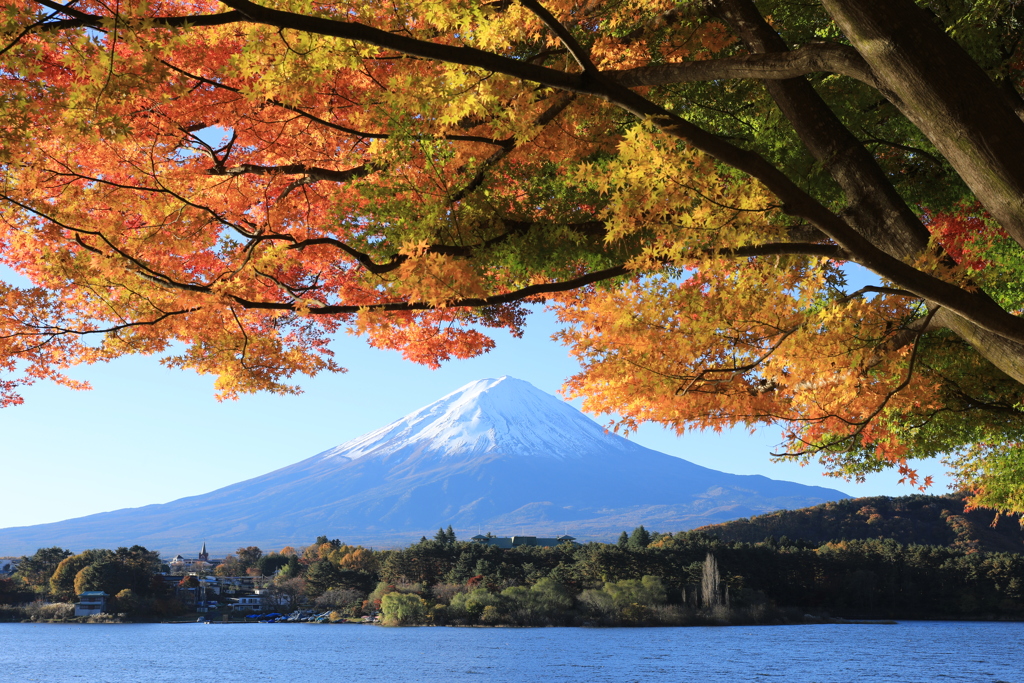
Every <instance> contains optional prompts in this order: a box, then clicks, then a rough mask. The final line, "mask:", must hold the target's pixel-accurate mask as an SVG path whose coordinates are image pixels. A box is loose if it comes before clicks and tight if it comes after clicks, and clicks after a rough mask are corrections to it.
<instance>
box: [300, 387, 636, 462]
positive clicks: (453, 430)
mask: <svg viewBox="0 0 1024 683" xmlns="http://www.w3.org/2000/svg"><path fill="white" fill-rule="evenodd" d="M626 444H629V442H628V441H625V440H624V439H622V438H621V437H617V436H614V435H611V434H608V433H606V432H605V430H604V429H603V428H602V427H600V426H599V425H598V424H596V423H595V422H594V421H593V420H591V419H590V418H588V417H586V416H585V415H584V414H583V413H581V412H580V411H578V410H576V409H575V408H573V407H572V406H571V405H569V404H568V403H565V402H564V401H559V400H558V399H556V398H555V397H553V396H551V395H549V394H546V393H544V392H542V391H540V390H539V389H537V388H536V387H534V386H533V385H532V384H530V383H529V382H524V381H523V380H521V379H515V378H514V377H508V376H506V377H501V378H499V379H481V380H477V381H476V382H471V383H469V384H467V385H466V386H464V387H462V388H461V389H456V390H455V391H453V392H452V393H450V394H448V395H447V396H444V397H442V398H440V399H438V400H437V401H435V402H433V403H431V404H430V405H428V406H426V407H424V408H420V409H419V410H417V411H415V412H413V413H410V414H409V415H406V416H405V417H403V418H402V419H400V420H397V421H395V422H392V423H391V424H389V425H387V426H386V427H381V428H380V429H378V430H376V431H373V432H370V433H369V434H365V435H363V436H360V437H358V438H356V439H352V440H351V441H347V442H345V443H343V444H341V445H340V446H335V447H334V448H332V449H330V450H327V451H324V452H323V453H320V454H319V455H318V456H315V457H319V458H322V459H325V460H326V459H330V458H338V457H346V458H350V459H352V460H355V459H357V458H363V457H367V456H388V455H392V454H395V453H399V452H409V451H427V452H430V453H433V454H435V455H439V456H444V457H453V456H457V457H461V458H465V457H467V456H476V455H482V454H485V453H505V454H513V455H519V456H538V457H547V458H556V459H559V460H563V459H576V460H578V459H581V458H584V457H586V455H587V454H588V453H594V452H603V451H609V450H611V451H622V450H623V449H624V448H626V449H627V450H628V446H626Z"/></svg>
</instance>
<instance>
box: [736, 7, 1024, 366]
mask: <svg viewBox="0 0 1024 683" xmlns="http://www.w3.org/2000/svg"><path fill="white" fill-rule="evenodd" d="M823 2H825V4H826V6H827V7H829V9H830V10H831V6H832V5H834V4H852V5H858V6H860V5H863V4H870V5H871V7H870V8H863V7H861V9H862V10H863V12H864V13H865V14H866V15H872V13H873V12H876V10H877V11H878V12H879V13H880V12H881V10H880V9H879V6H880V5H885V7H886V8H889V7H890V5H904V4H908V3H907V0H894V1H893V2H892V3H889V2H888V0H887V2H886V3H874V2H872V3H867V2H865V0H823ZM909 5H910V10H913V11H914V12H920V14H921V15H923V16H924V17H925V19H924V20H925V21H926V22H927V23H928V28H929V29H930V30H931V31H932V32H934V33H938V34H939V36H941V38H942V39H943V41H945V42H946V43H949V44H952V45H953V46H954V47H955V48H956V50H958V51H959V55H960V57H961V58H962V60H963V61H966V62H967V63H968V64H969V65H970V66H973V68H974V70H975V71H976V72H977V73H978V74H980V75H981V77H982V79H983V80H984V84H987V85H988V86H990V88H991V91H992V92H990V93H988V96H989V97H990V98H992V99H993V100H995V101H997V103H998V104H1002V103H1004V102H1006V101H1007V100H1006V99H1005V98H1004V97H1003V95H1002V94H1001V93H1000V92H998V91H997V90H996V88H995V85H993V84H992V82H991V81H990V80H989V79H988V77H987V76H986V75H985V73H984V72H982V71H981V69H980V67H978V66H977V64H975V62H974V61H973V60H972V59H971V58H970V56H969V55H967V54H966V53H964V52H963V50H961V49H960V47H959V46H957V45H956V44H955V43H953V41H952V40H951V39H949V38H948V37H946V35H945V33H943V32H942V31H941V30H939V29H937V28H935V27H934V26H933V25H932V24H931V19H930V18H929V17H928V16H927V14H925V13H924V12H923V11H920V10H918V9H917V8H916V6H914V5H913V3H909ZM716 8H717V10H718V12H719V14H720V15H721V16H722V18H723V19H725V20H726V21H727V22H728V23H729V25H730V26H731V27H732V28H733V30H734V31H735V32H736V34H737V35H738V36H739V37H740V38H741V39H742V40H743V41H744V42H745V43H747V45H748V46H749V47H750V49H751V50H752V51H753V52H755V53H765V52H784V51H786V50H788V47H787V46H786V44H785V42H784V41H783V40H782V38H781V37H780V36H779V35H778V33H776V32H775V30H774V29H773V28H771V26H769V25H768V23H767V22H766V21H765V20H764V18H763V16H762V15H761V13H760V11H759V10H758V9H757V7H756V6H755V5H754V4H753V2H751V0H718V2H717V3H716ZM904 9H906V8H904ZM887 11H888V9H887ZM906 13H907V14H909V13H910V12H906ZM872 16H873V15H872ZM837 21H838V20H837ZM877 21H880V20H873V22H872V23H877ZM843 28H844V30H845V26H843ZM847 35H848V36H849V37H850V39H851V41H853V37H852V36H850V35H849V32H848V33H847ZM854 45H855V47H857V48H858V49H861V46H860V45H858V44H857V43H856V42H854ZM864 56H865V58H866V59H868V63H869V64H871V65H872V66H874V63H873V62H872V61H871V59H870V58H868V56H867V55H866V54H865V55H864ZM920 68H922V69H924V71H923V72H921V73H920V74H918V75H919V76H923V75H930V74H932V73H935V74H936V75H937V76H938V78H934V79H932V80H937V81H940V82H946V81H945V75H944V74H943V73H942V72H941V71H939V72H932V71H930V70H929V69H928V68H927V67H926V66H921V67H920ZM882 80H883V81H884V79H882ZM918 80H922V79H921V78H918ZM977 80H979V79H978V78H976V77H975V78H974V81H977ZM946 83H947V88H946V89H947V90H953V89H954V88H952V87H950V86H949V84H948V82H946ZM764 85H765V87H766V88H767V89H768V92H769V94H771V95H772V98H773V99H774V100H775V101H776V103H777V104H778V106H779V108H780V109H781V111H782V112H783V114H784V115H785V116H786V118H787V119H788V120H789V121H790V123H791V124H792V125H793V127H794V129H795V130H796V132H797V134H798V135H799V137H800V139H801V141H802V142H803V143H804V144H805V145H806V146H807V148H808V150H809V151H810V152H811V154H812V155H813V156H814V157H815V159H817V160H818V162H819V163H821V164H822V166H823V167H824V168H825V169H826V170H828V172H829V174H830V175H831V176H832V177H833V178H834V179H835V180H836V182H837V183H838V184H839V186H840V187H841V188H842V190H843V193H844V194H845V196H846V198H847V201H848V208H847V210H846V212H845V213H844V218H845V220H846V221H847V222H848V223H849V224H850V226H851V227H853V229H854V230H856V231H857V232H858V233H859V234H861V235H863V236H864V237H867V238H868V239H870V240H871V242H872V243H873V244H875V245H876V246H877V247H879V248H881V249H882V250H883V251H885V252H886V253H888V254H890V255H892V256H895V257H897V258H899V259H901V260H903V261H905V262H906V261H911V260H913V259H914V258H916V257H917V256H918V255H919V254H921V253H922V252H923V251H924V250H925V249H926V248H928V239H929V235H928V231H927V229H926V228H925V227H924V225H923V224H922V223H921V221H920V219H919V218H918V216H917V215H915V213H914V211H913V210H911V208H910V207H908V206H907V204H906V202H904V201H903V199H902V198H901V197H900V196H899V193H898V192H897V191H896V189H895V188H894V187H893V186H892V184H891V183H890V182H889V181H888V179H887V178H886V176H885V173H884V171H882V169H881V168H880V167H879V166H878V164H877V163H876V162H875V160H874V157H873V156H872V155H871V154H870V153H869V152H868V151H867V150H866V149H865V148H864V146H863V145H862V144H861V143H860V141H859V140H858V139H857V138H856V136H854V135H853V134H852V133H851V132H850V131H849V130H848V129H847V128H846V126H845V125H844V124H843V123H842V121H840V120H839V118H838V117H837V116H836V115H835V113H834V112H833V111H832V110H831V108H830V107H829V106H828V105H827V104H826V103H825V102H824V100H822V99H821V97H820V96H819V95H818V93H817V92H816V91H815V90H814V88H813V87H812V86H811V84H810V83H809V82H808V81H807V80H806V79H805V78H793V79H786V80H769V81H765V82H764ZM975 90H978V88H975ZM976 96H978V97H981V96H982V95H981V94H980V93H978V94H976ZM978 101H987V100H978ZM974 109H984V107H975V108H974ZM1007 109H1008V112H1009V116H1010V117H1011V118H1012V122H1011V123H1012V125H1013V127H1015V128H1019V129H1020V131H1021V143H1020V145H1018V146H1017V147H1016V148H1009V149H1005V150H1002V151H1004V152H1009V154H1008V156H1010V157H1012V159H1013V161H1014V162H1015V163H1016V164H1017V166H1019V167H1020V172H1019V173H1018V175H1017V178H1018V179H1024V124H1022V123H1021V121H1020V120H1019V119H1018V118H1017V116H1016V114H1015V113H1014V112H1013V109H1012V108H1011V107H1009V105H1007ZM908 116H909V114H908ZM914 122H915V123H918V122H917V121H916V120H915V121H914ZM978 125H981V124H980V123H979V124H978ZM986 125H988V124H986ZM992 125H994V124H992ZM922 130H923V129H922ZM984 130H985V129H984V128H981V129H980V131H978V132H979V133H983V132H984ZM924 132H925V133H926V134H927V133H928V131H926V130H925V131H924ZM929 137H931V136H930V135H929ZM954 165H955V164H954ZM1008 168H1009V167H1008ZM957 170H958V171H959V170H960V169H959V168H958V169H957ZM965 180H966V178H965ZM1021 192H1024V186H1022V188H1021ZM1022 197H1024V194H1020V193H1018V195H1016V197H1015V200H1016V201H1017V202H1020V201H1022V199H1021V198H1022ZM1022 218H1024V214H1022ZM1021 225H1022V226H1024V221H1022V223H1021ZM1022 236H1024V231H1022ZM932 324H933V325H936V326H941V327H946V328H948V329H950V330H952V331H953V332H954V333H955V334H957V335H958V336H960V337H961V338H962V339H964V340H965V341H966V342H967V343H969V344H970V345H971V346H973V347H974V348H975V349H976V350H977V351H978V353H980V354H981V355H982V356H983V357H984V358H985V359H986V360H988V361H989V362H990V363H992V364H993V365H995V366H996V367H997V368H999V369H1000V370H1001V371H1003V372H1004V373H1006V374H1007V375H1008V376H1010V377H1012V378H1013V379H1014V380H1016V381H1017V382H1019V383H1021V384H1024V344H1021V343H1019V342H1015V341H1012V340H1009V339H1006V338H1005V337H1002V336H1000V335H998V334H995V333H993V332H989V331H988V330H985V329H983V328H981V327H980V326H978V325H977V324H975V323H973V322H971V321H969V320H966V319H964V318H963V317H961V316H959V315H957V314H955V313H953V312H951V311H949V310H947V309H941V308H940V309H939V311H938V312H937V313H936V315H935V317H934V319H933V321H932Z"/></svg>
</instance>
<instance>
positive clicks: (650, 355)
mask: <svg viewBox="0 0 1024 683" xmlns="http://www.w3.org/2000/svg"><path fill="white" fill-rule="evenodd" d="M1022 33H1024V28H1022V25H1021V18H1020V13H1019V11H1018V8H1017V3H1015V2H985V3H977V2H974V1H973V0H942V1H938V0H934V1H933V0H927V1H924V2H915V1H914V0H887V2H885V3H877V2H872V1H870V0H820V1H816V2H809V3H796V2H791V1H790V0H761V1H760V2H758V3H756V4H755V3H754V2H753V0H710V1H708V2H684V3H678V4H677V3H673V2H669V1H668V0H638V1H636V2H629V3H621V2H617V1H615V0H593V1H587V2H581V1H580V0H549V1H547V2H544V3H541V2H538V0H518V1H516V2H491V1H489V0H458V1H455V2H449V3H443V4H438V3H432V2H426V3H423V2H404V1H398V2H394V3H387V4H385V3H379V2H372V1H370V0H352V1H351V2H348V3H345V4H340V5H339V4H332V3H328V2H319V1H313V0H262V1H261V2H253V1H252V0H222V2H213V1H212V0H161V1H160V2H150V1H149V0H121V1H120V2H117V3H114V4H110V3H106V2H102V1H101V0H80V1H78V2H75V3H61V2H55V1H54V0H9V1H8V2H7V4H6V6H5V11H4V12H3V14H2V16H0V45H2V46H3V48H2V51H0V170H2V172H3V178H4V180H3V182H2V183H0V265H3V266H4V267H5V269H9V270H10V272H12V273H13V276H12V277H10V278H6V277H5V280H4V281H3V282H0V371H4V372H5V373H6V374H5V379H3V380H0V405H3V404H14V403H17V402H18V401H20V397H19V396H18V395H17V389H18V387H19V386H20V385H23V384H26V383H31V382H33V381H37V380H40V379H50V380H54V381H58V382H63V383H65V384H68V385H70V386H74V387H79V388H81V387H82V385H81V384H80V383H78V382H75V381H74V380H73V379H71V378H70V377H69V376H68V375H67V373H66V372H65V371H66V368H68V367H69V366H71V365H74V364H76V363H93V362H102V361H108V360H111V359H113V358H117V357H119V356H122V355H125V354H130V353H141V354H159V355H161V357H162V362H163V363H165V364H166V365H168V366H170V367H173V368H188V369H192V370H195V371H197V372H200V373H209V374H213V375H216V376H217V380H216V391H217V393H218V395H219V396H220V397H228V398H230V397H235V396H237V395H239V394H243V393H247V392H253V391H259V390H271V391H278V392H293V391H297V390H298V389H297V387H296V386H295V384H294V383H293V381H292V378H293V377H295V376H296V375H301V374H306V375H314V374H316V373H318V372H324V371H341V370H342V367H341V365H340V364H339V363H338V362H336V361H335V359H334V357H333V355H332V352H331V349H330V348H329V340H330V338H331V337H332V336H333V335H335V334H338V333H342V332H351V333H355V334H359V335H363V336H364V337H365V338H366V339H367V340H368V341H369V343H370V344H372V345H374V346H376V347H379V348H384V349H396V350H400V351H401V352H402V353H403V354H404V356H405V357H407V358H408V359H410V360H412V361H416V362H420V363H425V364H427V365H431V366H436V365H437V364H438V363H440V362H442V361H445V360H448V359H452V358H465V357H468V356H472V355H476V354H479V353H482V352H485V351H487V350H488V349H489V348H491V347H492V346H493V341H492V340H491V339H490V337H489V336H488V335H487V331H488V329H489V328H495V327H504V328H507V329H509V330H511V331H512V332H513V333H514V334H518V333H519V332H520V331H521V329H522V326H523V324H524V321H525V317H526V313H527V312H528V310H529V308H528V306H529V304H537V303H540V302H546V303H547V304H548V305H549V306H551V307H553V308H554V309H555V311H556V312H557V314H558V316H559V317H560V318H561V320H563V321H564V323H565V324H566V329H565V330H564V331H563V332H562V333H561V334H560V339H561V340H562V341H564V342H565V343H566V344H568V345H569V347H570V349H571V352H572V353H573V354H574V355H575V356H576V357H577V358H578V359H579V360H580V362H581V364H582V369H581V372H580V373H579V374H578V375H576V376H574V377H572V378H570V380H569V381H568V382H567V385H566V391H567V393H568V394H569V395H571V396H583V397H584V398H585V407H586V408H587V409H588V410H590V411H592V412H595V413H617V414H618V415H620V416H621V420H620V421H619V422H618V424H617V426H618V427H619V428H621V429H625V430H627V431H628V430H632V429H635V428H636V427H637V425H639V424H640V423H642V422H645V421H653V422H657V423H661V424H663V425H666V426H668V427H671V428H673V429H677V430H680V431H683V430H686V429H693V428H711V429H722V428H725V427H728V426H733V425H737V424H742V425H747V426H750V427H757V426H765V425H768V426H778V427H780V428H781V434H782V444H781V447H780V449H779V450H778V455H779V457H783V458H792V459H796V460H801V461H806V460H809V459H818V460H820V461H821V462H823V463H824V464H825V465H826V466H827V467H828V468H829V469H830V470H831V471H832V472H833V473H834V474H836V475H837V476H846V477H862V476H864V475H865V474H867V473H870V472H874V471H877V470H881V469H884V468H895V469H896V470H897V471H899V472H900V473H901V475H902V476H903V477H906V478H908V479H909V480H911V481H914V482H917V475H916V472H915V471H914V468H913V460H914V459H915V458H929V457H945V458H948V459H949V461H950V464H951V465H952V466H953V468H954V471H955V473H956V475H957V476H958V477H959V478H960V480H961V481H962V482H963V483H964V485H965V487H966V491H967V493H968V494H969V495H970V496H971V499H972V500H973V501H974V502H975V503H977V504H983V505H989V506H994V507H997V508H999V509H1003V510H1018V511H1021V510H1024V476H1022V474H1021V472H1022V471H1024V469H1022V468H1024V465H1022V463H1024V446H1022V445H1021V444H1022V443H1024V412H1022V409H1021V405H1022V402H1021V398H1022V395H1024V390H1022V386H1024V384H1022V383H1024V320H1022V319H1021V315H1020V314H1021V307H1022V292H1021V285H1020V283H1021V281H1022V273H1024V256H1022V254H1024V205H1022V203H1021V202H1020V197H1021V195H1022V194H1024V165H1022V163H1021V161H1020V155H1019V150H1020V149H1021V148H1024V120H1022V118H1024V101H1022V100H1021V97H1020V95H1019V93H1018V88H1019V87H1020V86H1021V84H1022V80H1024V51H1022V50H1024V47H1022V41H1021V40H1020V35H1021V34H1022ZM879 46H889V48H887V49H884V50H883V49H881V48H879ZM854 265H855V266H859V267H861V268H863V269H866V270H867V271H870V272H872V273H873V274H874V276H873V278H872V280H871V281H870V283H868V284H867V285H866V286H859V285H854V284H851V283H850V282H849V281H848V275H849V273H850V272H851V268H850V266H854ZM4 272H5V273H7V272H8V271H7V270H5V271H4ZM8 376H9V377H10V379H6V377H8ZM917 483H920V484H922V485H925V484H927V481H921V482H917ZM243 564H245V563H244V562H243Z"/></svg>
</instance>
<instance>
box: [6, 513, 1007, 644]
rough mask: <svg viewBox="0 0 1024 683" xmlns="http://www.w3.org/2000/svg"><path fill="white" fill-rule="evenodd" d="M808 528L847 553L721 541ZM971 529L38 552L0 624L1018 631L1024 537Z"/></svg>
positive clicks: (764, 525)
mask: <svg viewBox="0 0 1024 683" xmlns="http://www.w3.org/2000/svg"><path fill="white" fill-rule="evenodd" d="M957 504H959V505H960V506H961V507H960V508H957V507H956V506H957ZM971 514H974V515H976V513H971ZM808 520H812V521H813V522H814V524H813V528H814V529H815V530H816V533H819V534H827V533H829V530H830V529H831V530H833V531H835V532H836V533H842V534H843V535H844V536H845V537H846V538H842V539H839V540H835V539H833V540H826V541H822V540H820V538H819V539H818V540H814V541H809V540H799V539H793V538H792V537H790V536H787V535H785V534H783V535H774V534H772V533H769V534H767V535H766V536H765V537H763V538H762V539H761V540H758V541H749V540H724V539H723V538H722V537H719V535H718V534H719V533H720V534H721V535H722V536H723V537H726V538H728V537H729V536H730V535H731V536H737V535H745V536H748V537H749V535H750V534H753V533H758V531H759V530H765V529H768V530H772V531H781V532H785V531H787V530H788V531H792V530H794V529H803V530H804V531H807V530H808V529H809V528H810V527H809V526H808ZM977 521H978V520H974V519H973V518H972V517H971V516H970V515H968V514H966V513H964V511H963V509H962V503H959V501H957V500H956V499H955V498H953V497H948V496H947V497H937V496H909V497H905V498H867V499H859V500H848V501H840V502H836V503H828V504H826V505H822V506H815V507H813V508H806V509H804V510H796V511H783V512H778V513H772V514H770V515H763V516H761V517H755V518H751V519H749V520H741V521H739V522H730V523H727V524H723V525H719V526H718V527H708V528H705V529H702V530H695V531H686V532H679V533H674V534H673V533H657V532H649V531H648V530H646V529H645V528H644V527H643V526H640V527H637V528H635V529H634V530H633V531H632V532H631V533H627V532H625V531H624V532H623V533H622V535H621V537H620V538H619V540H618V542H616V543H593V542H592V543H584V544H580V543H576V542H575V541H573V540H572V539H570V538H566V539H564V540H562V541H561V542H557V543H554V541H557V540H558V539H546V540H547V541H551V542H553V543H552V544H551V545H548V546H545V545H531V544H525V545H519V546H517V547H502V546H503V545H504V546H508V545H509V542H510V541H511V539H499V538H496V537H493V536H490V535H488V536H477V537H475V538H474V539H473V540H470V541H463V540H459V539H458V538H456V535H455V532H454V531H452V529H451V527H449V528H448V529H447V530H444V529H439V530H438V532H437V534H436V535H434V537H433V538H430V539H428V538H423V539H421V540H420V541H419V542H418V543H415V544H413V545H411V546H408V547H406V548H402V549H398V550H372V549H369V548H365V547H362V546H351V545H346V544H344V543H342V542H341V541H340V540H338V539H329V538H327V537H326V536H321V537H319V538H317V539H316V540H315V542H314V543H312V544H310V545H309V546H306V547H302V548H293V547H286V548H283V549H281V550H280V551H277V552H266V553H265V552H263V550H261V549H260V548H256V547H253V546H249V547H245V548H239V549H238V550H237V551H236V553H234V554H231V555H228V556H226V557H224V558H223V559H219V560H216V559H211V560H208V561H198V560H197V561H190V564H189V566H188V567H187V568H182V567H179V566H177V565H174V564H171V565H168V564H167V563H164V562H162V561H161V560H160V558H159V556H158V554H157V553H155V552H152V551H149V550H147V549H145V548H142V547H140V546H133V547H131V548H118V549H116V550H88V551H85V552H82V553H79V554H72V553H71V551H69V550H65V549H62V548H44V549H40V550H39V551H38V552H37V553H35V554H34V555H32V556H30V557H25V558H21V560H20V561H18V562H17V563H16V568H17V570H16V571H15V572H14V574H12V575H10V576H8V577H5V578H0V620H3V621H37V622H42V621H75V620H77V621H92V622H97V621H100V622H109V621H192V622H193V623H194V622H195V620H196V619H200V618H202V619H208V620H209V621H211V622H214V623H224V622H225V620H227V622H228V623H234V622H239V623H245V622H247V621H256V622H265V621H273V620H279V619H283V618H286V617H287V616H288V615H295V614H296V613H298V615H299V618H306V619H307V620H308V618H309V617H310V616H315V617H316V618H318V619H319V620H320V621H321V622H331V623H339V622H341V623H381V624H385V625H419V624H432V625H459V626H477V625H488V626H547V625H562V626H572V625H575V626H655V625H666V626H669V625H671V626H678V625H706V624H780V623H821V622H835V621H838V620H848V621H852V622H856V621H872V622H878V621H885V620H895V619H951V620H989V619H995V620H1022V619H1024V554H1022V553H1020V552H1014V551H1012V550H1010V551H1007V550H1003V551H998V552H994V551H987V550H984V549H982V548H984V547H987V546H988V547H991V546H996V547H1007V548H1014V547H1015V546H1016V545H1017V544H1019V543H1020V538H1019V537H1020V536H1022V535H1024V532H1022V531H1021V528H1020V525H1019V524H1018V523H1016V522H1015V520H1010V521H1013V522H1014V524H1012V525H1005V524H1003V523H1002V522H1001V523H1000V524H999V525H997V527H988V526H987V525H981V524H980V523H977ZM982 526H985V528H984V529H982V528H981V527H982ZM1011 526H1012V528H1011ZM913 529H917V530H918V531H919V535H920V534H924V535H926V536H927V538H928V539H929V540H930V541H931V543H928V544H925V543H916V542H899V541H896V540H893V539H892V538H857V536H858V535H866V534H869V533H871V532H872V531H875V530H884V531H886V532H887V533H890V534H892V535H895V536H899V537H901V538H903V539H904V540H910V541H913V540H914V537H913V534H911V533H910V530H913ZM716 532H717V533H716ZM997 532H998V534H999V535H998V537H997V536H996V535H994V534H997ZM807 535H811V534H810V533H808V534H807ZM519 538H520V541H524V542H526V541H528V539H523V538H522V537H519ZM534 541H535V542H536V541H545V539H534ZM86 592H91V593H92V595H102V596H105V604H104V605H103V609H102V612H100V613H98V614H94V615H89V616H79V617H76V616H75V612H76V603H77V604H78V605H79V606H81V604H82V595H83V593H86ZM268 615H272V616H268Z"/></svg>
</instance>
